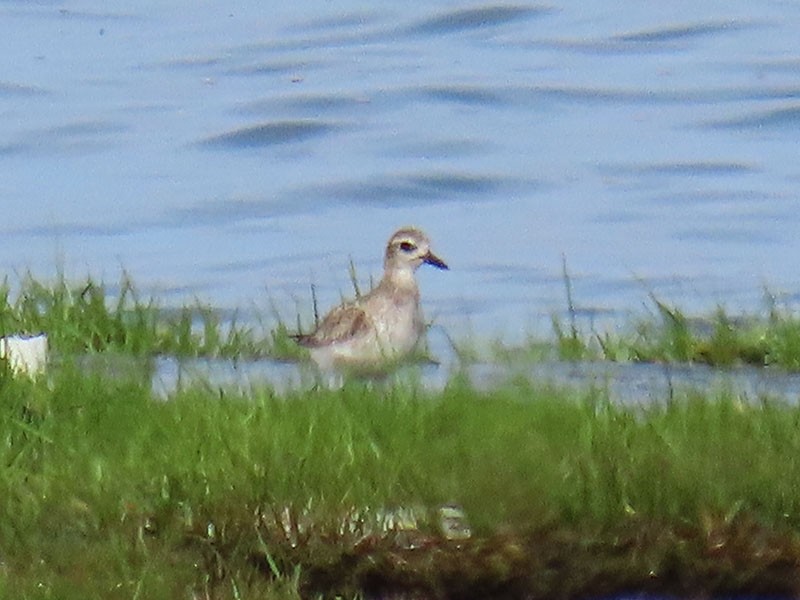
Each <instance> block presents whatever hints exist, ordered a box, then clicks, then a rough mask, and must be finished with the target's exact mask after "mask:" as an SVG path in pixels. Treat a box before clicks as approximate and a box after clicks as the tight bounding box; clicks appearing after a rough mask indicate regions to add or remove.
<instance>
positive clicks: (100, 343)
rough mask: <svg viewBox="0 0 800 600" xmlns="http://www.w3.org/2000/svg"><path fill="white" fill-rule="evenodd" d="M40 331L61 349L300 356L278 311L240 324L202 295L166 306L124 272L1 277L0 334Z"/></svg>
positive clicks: (245, 355) (242, 355)
mask: <svg viewBox="0 0 800 600" xmlns="http://www.w3.org/2000/svg"><path fill="white" fill-rule="evenodd" d="M12 288H13V291H12ZM250 321H252V319H250ZM42 332H43V333H47V334H48V340H49V344H50V347H51V348H52V349H53V350H54V351H56V352H57V353H62V354H70V353H75V352H107V351H112V352H121V353H125V354H131V355H134V356H153V355H157V354H168V355H172V356H178V357H198V356H203V357H225V358H264V357H272V358H297V357H299V356H302V352H301V351H300V350H299V349H298V348H297V345H296V344H294V343H293V342H292V341H291V339H290V338H289V331H288V329H287V327H286V324H285V323H283V322H282V321H281V320H280V319H277V318H276V322H275V323H273V324H271V325H270V327H269V328H265V327H264V326H261V327H259V326H256V325H252V324H249V323H248V324H246V325H243V324H240V322H239V319H237V318H236V317H235V316H234V317H233V318H230V317H226V318H225V319H223V318H222V317H221V316H220V313H219V311H217V310H215V309H213V308H212V307H211V306H208V305H205V304H203V303H201V302H197V303H195V304H193V305H188V306H183V307H180V308H178V309H177V310H174V309H172V310H167V309H164V308H162V307H160V306H159V305H158V303H157V302H156V300H154V299H152V298H149V299H143V298H142V297H141V296H140V294H139V292H138V291H137V290H136V287H135V286H134V284H133V282H132V281H131V280H130V278H129V277H128V276H127V275H126V274H124V273H123V274H122V276H121V277H120V281H119V283H118V284H117V285H116V286H113V287H112V289H111V290H109V288H108V286H107V285H106V284H105V283H103V282H98V281H95V280H93V279H92V278H87V279H86V280H85V281H83V282H80V283H73V282H71V281H69V280H68V279H66V278H65V277H64V276H63V275H60V276H58V277H57V278H56V279H55V281H50V282H42V281H39V280H37V279H35V278H34V277H32V276H31V275H27V276H25V277H23V278H22V279H21V281H19V282H18V284H17V285H14V286H12V285H11V283H10V282H9V281H8V280H5V281H4V282H3V283H2V284H0V335H7V334H17V333H29V334H36V333H42Z"/></svg>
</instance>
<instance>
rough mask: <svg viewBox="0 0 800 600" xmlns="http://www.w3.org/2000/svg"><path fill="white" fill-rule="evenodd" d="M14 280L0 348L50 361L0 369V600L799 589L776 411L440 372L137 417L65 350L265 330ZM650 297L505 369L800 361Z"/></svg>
mask: <svg viewBox="0 0 800 600" xmlns="http://www.w3.org/2000/svg"><path fill="white" fill-rule="evenodd" d="M565 277H567V275H566V269H565ZM17 287H18V291H17V292H16V293H14V294H12V291H11V286H10V285H9V284H8V283H6V284H5V285H4V286H2V288H0V332H2V333H8V332H18V331H27V332H31V333H33V332H38V331H45V332H47V333H48V335H49V336H50V340H51V344H52V346H53V348H54V349H55V350H56V351H57V352H59V353H60V355H61V357H62V360H61V361H59V365H58V366H57V368H54V369H52V370H51V371H50V373H49V375H48V377H46V378H41V379H40V380H37V381H35V382H32V381H27V380H25V379H15V378H12V377H11V375H10V373H9V372H8V371H7V369H5V368H4V367H3V363H0V461H2V462H0V464H2V468H1V469H0V506H1V507H2V511H3V514H4V515H7V518H4V519H0V597H12V596H13V597H14V598H37V599H38V598H65V599H69V598H76V599H77V598H81V599H83V598H139V599H141V598H165V597H167V598H172V597H178V598H185V597H189V598H215V599H227V598H231V599H239V598H275V599H297V598H316V597H326V598H327V597H343V598H358V597H363V596H364V595H367V596H370V597H372V596H375V595H378V596H380V595H381V594H384V593H385V594H389V595H391V594H397V593H401V592H402V593H406V594H409V595H410V596H409V597H426V598H427V597H430V598H518V597H520V598H521V597H526V598H580V597H587V596H592V597H600V596H603V595H605V594H613V593H619V592H623V591H631V590H635V591H644V592H655V593H662V594H677V595H681V594H683V595H687V594H691V595H693V596H698V595H701V596H702V595H715V594H718V595H724V594H737V593H751V594H785V595H794V596H796V595H797V594H798V593H800V484H798V482H800V459H799V458H798V457H800V407H798V406H796V405H790V404H787V403H786V402H784V401H782V400H780V399H774V398H743V397H739V396H736V395H735V394H733V393H732V392H730V391H720V392H719V393H715V394H712V393H703V394H700V393H697V394H685V395H680V394H677V395H676V396H675V397H674V398H669V399H666V398H665V399H664V402H662V403H652V401H649V400H648V403H647V404H646V405H645V406H642V407H636V408H634V407H631V406H627V407H623V406H618V405H615V404H614V403H612V402H610V401H609V399H608V398H607V397H606V395H605V393H604V392H603V391H602V390H598V389H586V390H584V391H575V390H560V389H557V388H552V387H543V386H538V385H535V384H533V383H531V382H529V381H524V380H521V381H513V382H508V383H507V384H505V385H502V386H500V387H498V388H495V389H492V390H490V391H479V390H476V389H474V388H472V387H471V386H470V385H468V384H467V383H465V382H464V381H462V380H460V379H459V378H458V377H456V378H454V379H453V380H452V381H451V382H450V383H449V385H448V386H447V387H446V388H445V389H444V390H443V391H439V392H434V391H428V390H425V389H422V388H420V387H418V386H415V385H413V384H409V383H408V382H405V383H404V384H402V385H398V384H394V385H392V384H387V385H378V384H375V383H371V384H364V383H359V382H351V383H348V384H347V385H346V386H345V387H343V388H342V389H337V390H328V389H312V390H302V389H298V390H294V391H289V392H284V393H281V394H278V393H275V392H274V391H272V390H270V389H269V388H266V387H257V388H253V389H252V390H250V392H249V393H248V394H247V396H242V395H236V394H231V393H226V392H223V391H219V390H217V391H212V390H211V389H210V388H209V387H202V386H201V387H198V388H190V389H183V390H181V391H178V392H176V393H175V394H174V395H172V396H171V397H170V398H169V399H168V400H167V401H163V400H162V399H159V398H155V397H154V396H153V392H152V391H151V387H150V384H149V381H148V379H147V377H141V378H137V377H134V378H122V377H116V378H114V377H111V376H110V375H104V374H102V373H97V372H93V373H92V372H86V371H85V370H83V369H82V368H81V366H80V365H81V364H82V363H81V361H80V357H81V355H82V354H84V353H86V352H94V353H99V352H120V353H128V354H132V355H135V356H151V355H153V354H164V353H166V354H175V355H178V356H222V357H228V356H230V357H242V356H246V357H265V356H268V357H280V356H285V355H287V354H288V353H290V352H291V350H289V347H288V343H289V342H290V340H289V338H288V335H287V328H286V326H285V325H284V324H283V323H281V322H278V324H277V325H276V326H275V327H274V329H273V330H272V331H270V330H269V329H268V328H267V327H263V326H262V329H263V330H264V331H266V332H267V333H258V332H257V331H256V330H255V329H253V328H250V327H245V326H241V325H238V324H236V323H229V322H225V321H224V320H223V319H221V318H220V317H219V314H218V313H217V312H216V311H214V310H212V309H211V308H209V307H204V306H202V305H197V306H193V307H186V308H181V309H179V310H177V311H167V310H164V309H161V308H159V306H158V305H157V303H156V302H155V301H153V300H142V299H141V298H140V296H139V294H138V293H137V292H136V290H135V288H134V286H133V285H132V284H131V282H130V281H129V280H128V279H127V278H126V277H124V276H123V278H122V280H121V282H120V284H119V285H118V286H116V287H114V288H113V289H109V288H106V287H105V286H104V285H102V284H100V283H98V282H94V281H91V280H88V281H86V282H84V283H83V284H81V285H77V286H73V285H71V284H70V283H68V282H67V281H66V280H65V279H64V278H60V279H59V280H57V281H56V282H55V283H53V284H49V285H46V284H42V283H39V282H37V281H35V280H33V279H32V278H30V277H28V278H25V279H24V280H23V281H22V282H21V283H20V285H19V286H17ZM652 301H653V303H654V305H655V307H656V308H655V310H656V315H657V317H658V318H657V319H650V320H646V321H644V322H642V323H640V324H637V325H636V326H635V327H634V333H633V334H616V333H615V334H613V335H611V334H609V335H603V336H601V335H598V334H597V333H595V332H590V333H589V334H588V335H587V334H584V333H583V332H582V331H581V329H580V327H579V325H578V322H577V319H574V318H570V319H569V321H568V322H567V324H566V325H564V324H562V323H560V322H559V321H558V320H554V328H555V332H556V340H555V343H552V342H551V343H550V344H549V346H548V345H547V344H542V343H541V342H539V343H537V344H538V345H534V344H531V348H532V350H531V353H532V354H531V355H533V353H536V356H541V355H542V354H543V353H544V352H546V351H547V350H546V348H550V351H551V352H555V353H557V354H559V353H560V355H561V356H562V357H564V358H569V359H574V360H583V359H586V358H605V359H613V360H651V361H656V360H669V361H689V362H698V361H703V362H709V363H712V364H720V365H732V364H738V363H739V362H750V361H749V360H746V359H745V358H744V357H746V356H749V355H748V354H747V352H744V351H743V349H745V348H750V349H753V348H756V349H759V352H760V354H754V356H757V357H760V358H758V359H757V360H756V359H754V360H753V362H756V363H758V364H770V365H772V364H779V365H781V366H783V367H784V368H787V369H795V368H797V365H798V364H800V341H798V340H800V324H798V321H797V320H796V319H794V318H793V317H792V316H791V315H789V314H783V313H779V311H777V310H771V311H770V314H769V315H768V317H767V318H766V320H762V321H755V320H740V319H735V318H732V317H730V316H728V315H726V314H725V313H724V311H721V310H720V311H718V312H717V313H716V314H715V315H714V316H713V317H711V318H710V319H707V320H705V321H704V322H703V323H701V324H700V325H699V326H698V324H697V323H695V322H694V321H693V320H691V319H689V318H687V317H685V316H684V315H683V314H682V313H681V312H680V311H679V310H677V309H675V308H674V307H670V306H668V305H666V304H665V303H663V302H660V301H659V300H658V299H656V298H655V297H653V298H652ZM568 305H569V310H570V314H571V315H574V314H575V308H574V304H573V300H572V293H571V290H569V291H568ZM628 336H630V337H628ZM282 344H283V345H285V346H286V347H285V348H284V346H282ZM543 348H544V349H543ZM754 352H755V351H754ZM73 359H74V360H73ZM443 509H446V510H447V511H449V512H450V513H451V514H455V515H456V520H457V521H459V520H460V521H463V522H462V523H460V524H461V525H462V526H463V527H462V528H461V531H462V533H463V532H464V531H469V532H470V533H469V534H468V535H466V534H464V535H460V536H459V535H455V536H454V535H452V533H451V530H450V529H448V528H445V527H443V526H442V525H441V519H442V512H441V511H442V510H443Z"/></svg>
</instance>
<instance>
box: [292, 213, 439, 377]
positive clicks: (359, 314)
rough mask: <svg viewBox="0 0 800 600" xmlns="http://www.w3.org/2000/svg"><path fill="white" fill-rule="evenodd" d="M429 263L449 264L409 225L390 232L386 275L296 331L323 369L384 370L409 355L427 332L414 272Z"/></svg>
mask: <svg viewBox="0 0 800 600" xmlns="http://www.w3.org/2000/svg"><path fill="white" fill-rule="evenodd" d="M423 263H427V264H429V265H433V266H434V267H436V268H438V269H447V268H448V267H447V265H446V264H445V262H444V261H443V260H442V259H441V258H439V257H438V256H436V255H435V254H433V252H431V248H430V242H429V240H428V237H427V236H426V235H425V234H424V233H423V232H422V231H420V230H419V229H416V228H414V227H404V228H402V229H399V230H398V231H396V232H395V233H394V235H392V237H391V238H389V243H388V244H387V245H386V255H385V257H384V260H383V269H384V270H383V278H382V279H381V282H380V283H379V284H378V286H377V287H376V288H374V289H373V290H372V291H370V292H369V293H368V294H366V295H365V296H361V297H359V298H356V299H355V300H351V301H349V302H344V303H343V304H341V305H340V306H337V307H335V308H333V309H332V310H331V311H330V312H329V313H328V314H327V315H325V318H324V319H322V322H320V323H319V325H318V327H317V329H316V330H315V331H314V332H313V333H309V334H299V335H296V336H294V338H295V340H296V341H297V343H298V344H300V345H301V346H305V347H306V348H308V349H309V351H310V353H311V359H312V360H313V361H314V362H315V363H316V364H317V366H318V367H319V369H320V370H321V371H328V372H330V371H333V370H339V371H349V372H367V373H368V372H380V371H382V370H385V369H386V367H387V366H389V365H391V364H392V363H397V362H400V361H402V360H403V359H404V358H406V357H408V355H409V354H411V353H412V352H413V351H414V350H415V349H416V348H418V347H419V344H420V342H421V341H422V340H423V339H424V337H425V322H424V320H423V317H422V309H421V308H420V304H419V288H418V287H417V281H416V279H415V278H414V272H415V271H416V270H417V268H418V267H419V266H420V265H421V264H423Z"/></svg>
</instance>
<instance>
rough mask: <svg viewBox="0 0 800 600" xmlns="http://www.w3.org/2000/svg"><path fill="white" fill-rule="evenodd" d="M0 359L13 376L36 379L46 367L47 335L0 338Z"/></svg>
mask: <svg viewBox="0 0 800 600" xmlns="http://www.w3.org/2000/svg"><path fill="white" fill-rule="evenodd" d="M0 358H2V359H5V360H7V361H8V365H9V367H10V368H11V372H12V373H14V375H20V374H25V375H28V376H29V377H36V376H37V375H39V374H41V373H42V372H43V371H44V369H45V366H46V365H47V335H45V334H44V333H42V334H40V335H35V336H22V335H9V336H6V337H2V338H0Z"/></svg>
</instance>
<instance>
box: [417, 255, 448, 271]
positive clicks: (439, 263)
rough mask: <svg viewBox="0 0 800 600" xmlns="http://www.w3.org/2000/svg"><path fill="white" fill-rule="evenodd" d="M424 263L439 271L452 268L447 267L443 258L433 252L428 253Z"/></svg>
mask: <svg viewBox="0 0 800 600" xmlns="http://www.w3.org/2000/svg"><path fill="white" fill-rule="evenodd" d="M422 262H424V263H427V264H429V265H433V266H434V267H436V268H437V269H449V268H450V267H448V266H447V263H446V262H444V261H443V260H442V259H441V258H439V257H438V256H436V255H435V254H434V253H433V252H428V253H427V254H426V255H425V256H423V257H422Z"/></svg>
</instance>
